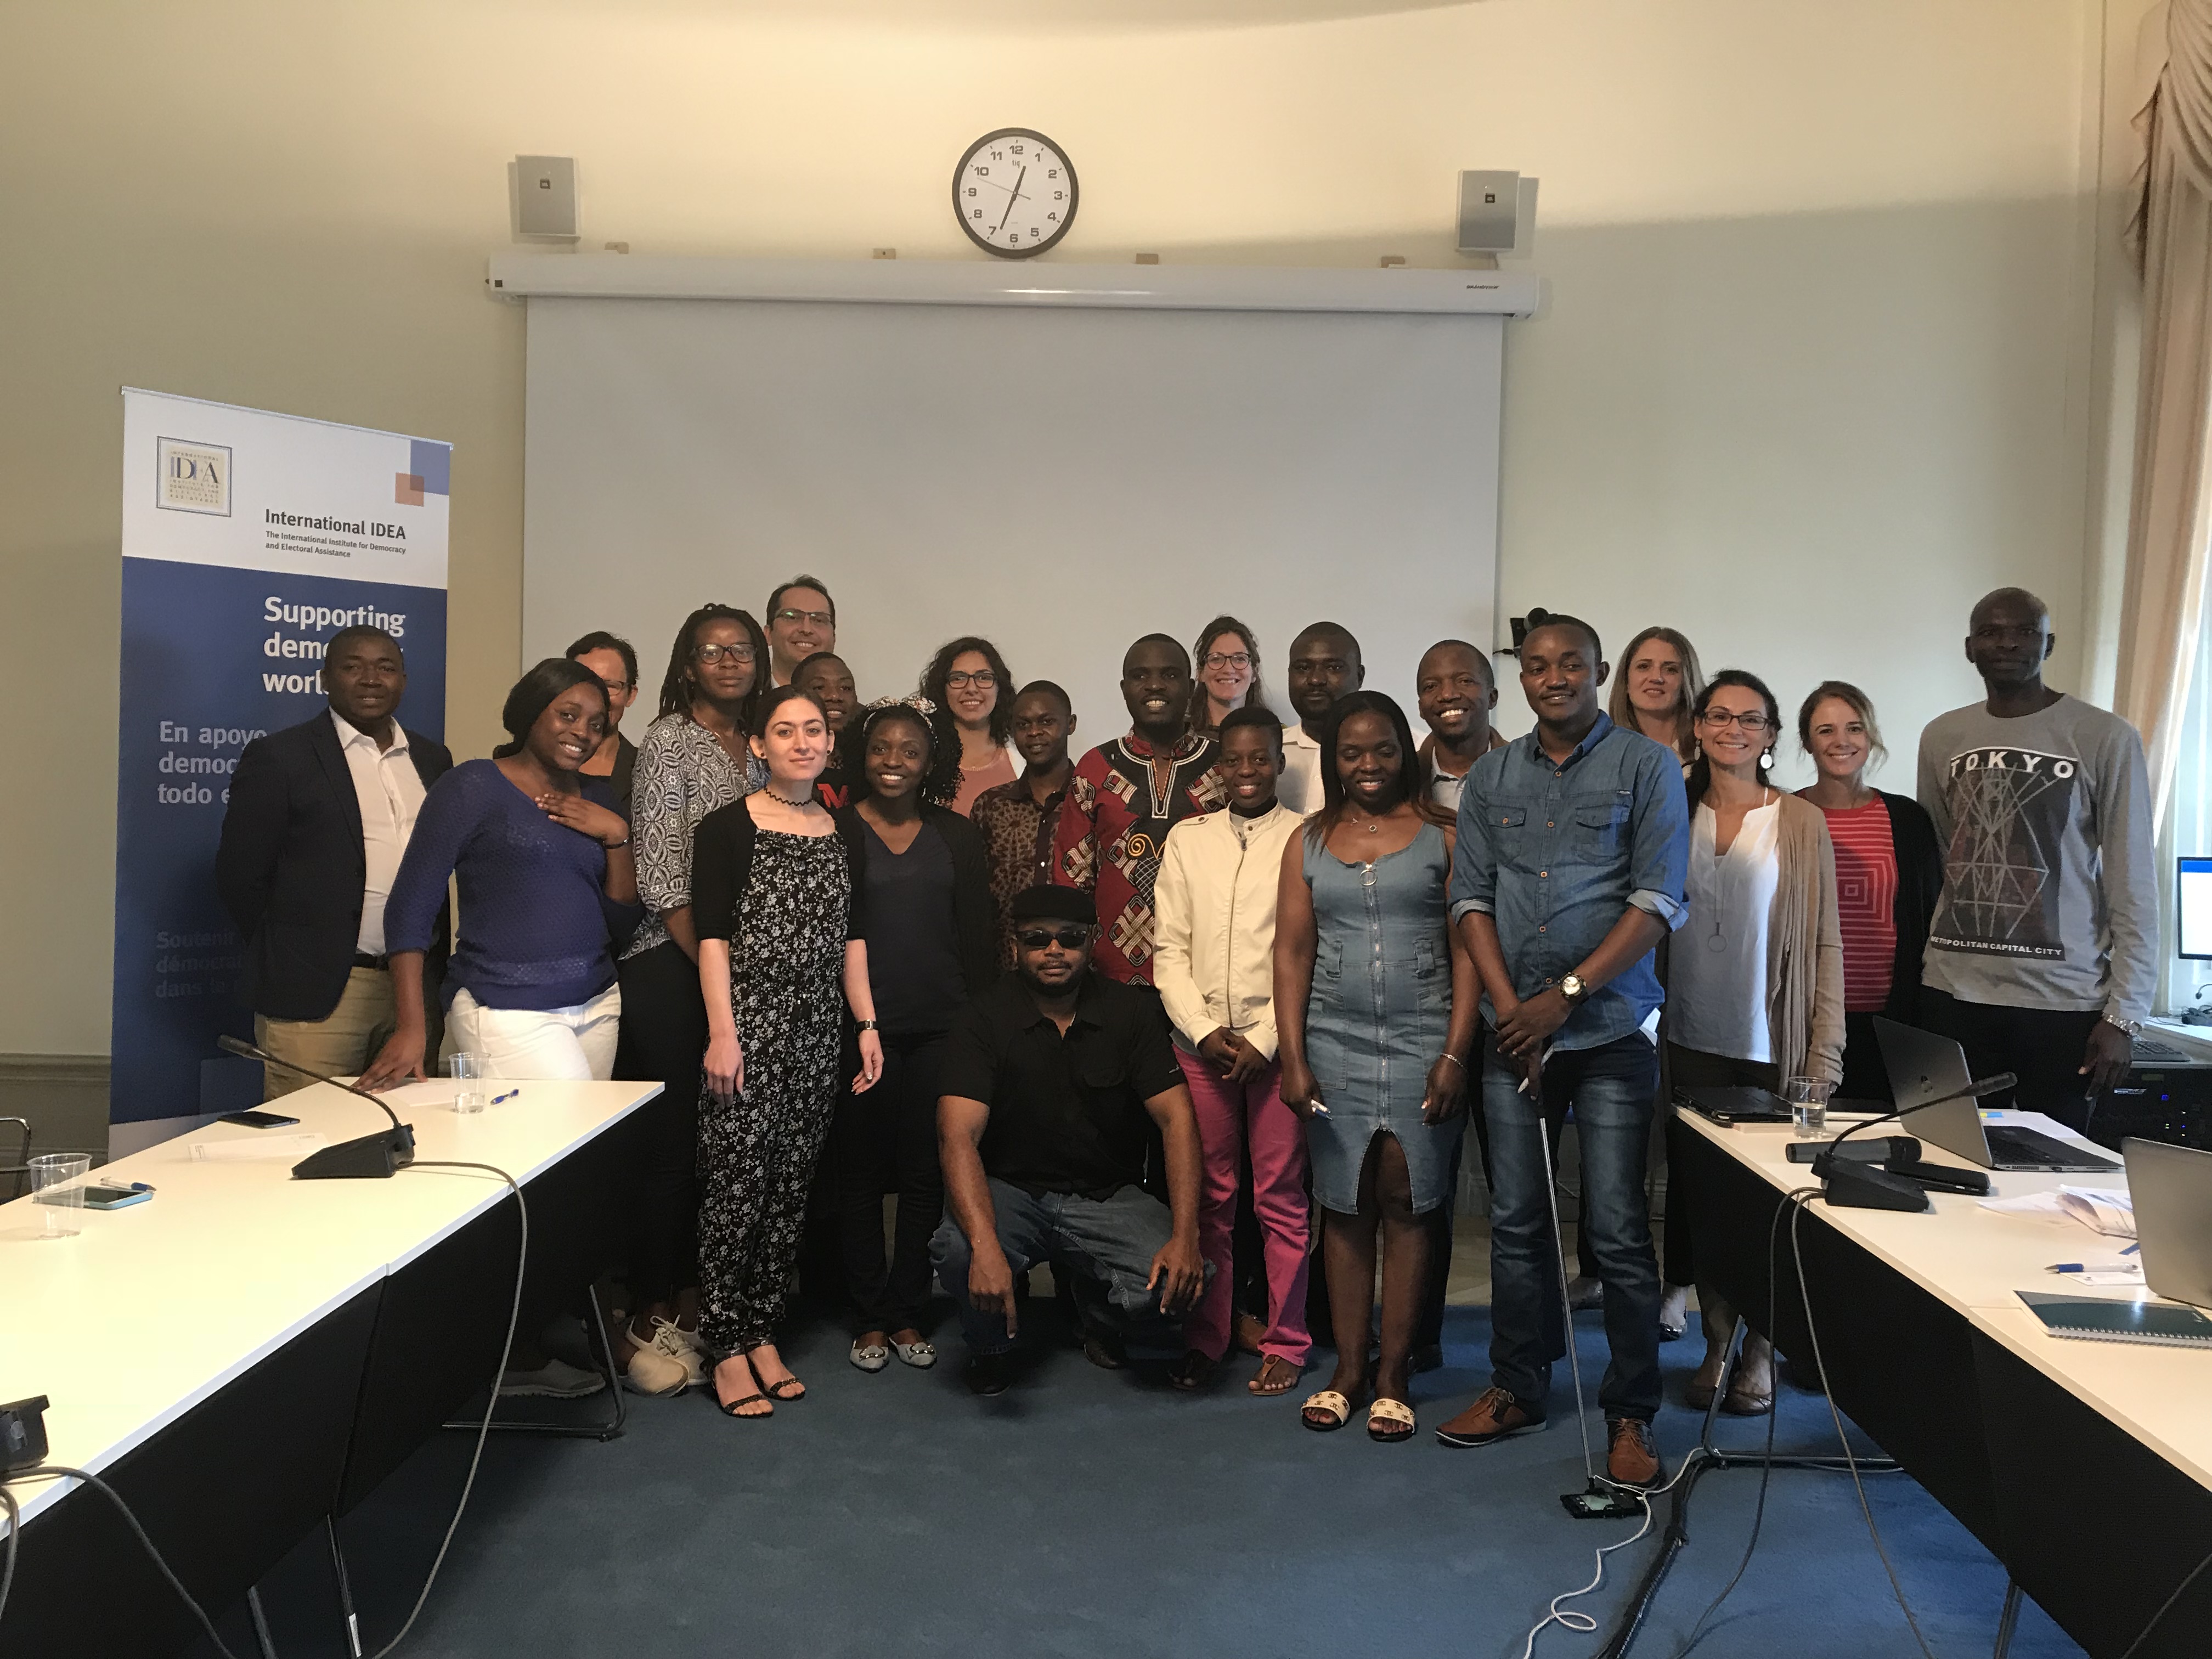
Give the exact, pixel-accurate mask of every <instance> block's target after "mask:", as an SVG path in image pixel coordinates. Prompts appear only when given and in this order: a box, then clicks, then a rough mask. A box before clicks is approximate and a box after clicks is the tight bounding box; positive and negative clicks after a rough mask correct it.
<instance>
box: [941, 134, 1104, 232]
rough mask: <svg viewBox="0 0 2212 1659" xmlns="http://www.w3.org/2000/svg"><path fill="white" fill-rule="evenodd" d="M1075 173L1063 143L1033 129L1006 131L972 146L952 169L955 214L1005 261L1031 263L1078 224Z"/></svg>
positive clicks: (984, 137) (967, 229) (983, 137)
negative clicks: (1029, 260) (1076, 217)
mask: <svg viewBox="0 0 2212 1659" xmlns="http://www.w3.org/2000/svg"><path fill="white" fill-rule="evenodd" d="M1075 203H1076V188H1075V169H1074V168H1073V167H1071V166H1069V165H1068V161H1067V156H1066V152H1065V151H1063V150H1062V149H1060V146H1059V145H1058V144H1055V143H1053V142H1052V140H1051V139H1049V138H1048V137H1045V136H1044V135H1043V134H1042V133H1041V132H1032V131H1030V130H1029V129H1028V128H1027V127H1000V129H999V130H998V131H996V132H987V133H985V134H984V135H983V136H982V137H981V138H978V139H977V140H976V141H975V143H972V144H970V145H969V146H968V152H967V154H966V155H963V156H962V157H961V158H960V165H959V166H958V167H955V168H954V169H953V170H952V212H953V216H954V217H955V218H957V219H958V220H959V221H960V228H961V229H963V230H964V231H966V232H967V233H968V240H969V241H971V242H973V243H975V246H977V247H980V248H981V249H982V250H983V251H984V252H986V253H995V254H997V255H998V256H999V257H1000V258H1002V259H1026V258H1029V257H1030V255H1031V254H1033V253H1042V252H1044V251H1045V250H1046V249H1047V248H1048V247H1050V246H1053V244H1054V243H1055V242H1057V241H1059V240H1060V238H1061V237H1063V236H1065V235H1066V234H1067V228H1068V226H1070V225H1071V224H1073V223H1074V222H1075Z"/></svg>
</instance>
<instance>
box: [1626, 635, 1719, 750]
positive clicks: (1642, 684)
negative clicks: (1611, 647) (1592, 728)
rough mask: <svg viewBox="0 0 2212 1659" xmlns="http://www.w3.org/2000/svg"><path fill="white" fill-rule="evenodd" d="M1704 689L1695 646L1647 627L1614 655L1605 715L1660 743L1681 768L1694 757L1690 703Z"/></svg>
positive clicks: (1680, 638) (1694, 731) (1695, 735)
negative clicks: (1679, 759) (1616, 666)
mask: <svg viewBox="0 0 2212 1659" xmlns="http://www.w3.org/2000/svg"><path fill="white" fill-rule="evenodd" d="M1703 690H1705V676H1704V675H1703V674H1702V673H1700V672H1699V669H1698V653H1697V648H1696V647H1694V646H1692V644H1691V643H1690V641H1688V640H1687V639H1686V638H1685V637H1684V636H1683V635H1682V634H1681V633H1680V631H1678V630H1677V629H1672V628H1647V629H1644V631H1643V632H1642V633H1641V634H1638V635H1637V636H1636V637H1635V638H1634V639H1632V640H1631V641H1629V642H1628V648H1627V649H1626V650H1625V651H1623V652H1622V653H1620V670H1619V671H1617V672H1616V673H1615V674H1614V675H1613V695H1612V699H1611V701H1610V702H1609V703H1608V704H1607V708H1606V713H1607V714H1610V715H1611V716H1612V717H1613V724H1614V725H1615V726H1626V727H1627V728H1628V729H1629V730H1630V731H1632V732H1642V733H1643V734H1644V736H1645V737H1647V738H1650V739H1651V740H1652V741H1653V742H1654V743H1663V744H1666V745H1667V747H1668V748H1669V749H1671V750H1674V752H1675V753H1676V754H1678V755H1680V757H1682V764H1683V765H1684V766H1685V767H1687V766H1688V765H1689V764H1690V763H1691V762H1692V761H1694V760H1696V759H1697V757H1698V735H1697V732H1696V730H1695V728H1694V726H1693V725H1692V720H1691V715H1690V710H1691V705H1692V703H1694V702H1696V701H1697V698H1698V696H1699V693H1700V692H1702V691H1703Z"/></svg>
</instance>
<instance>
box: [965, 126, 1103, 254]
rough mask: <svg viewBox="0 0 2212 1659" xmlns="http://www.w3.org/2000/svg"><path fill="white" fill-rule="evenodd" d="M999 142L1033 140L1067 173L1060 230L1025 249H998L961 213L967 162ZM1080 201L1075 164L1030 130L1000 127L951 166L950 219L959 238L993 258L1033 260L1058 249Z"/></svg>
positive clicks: (979, 140) (1042, 136) (976, 143)
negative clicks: (958, 229)
mask: <svg viewBox="0 0 2212 1659" xmlns="http://www.w3.org/2000/svg"><path fill="white" fill-rule="evenodd" d="M1001 138H1034V139H1035V140H1036V142H1037V143H1040V144H1042V145H1043V146H1045V148H1046V149H1049V150H1051V151H1052V153H1053V154H1054V155H1057V156H1058V157H1060V166H1061V167H1065V168H1066V170H1067V212H1066V215H1064V216H1062V217H1061V219H1060V228H1059V229H1057V230H1055V231H1054V232H1053V234H1051V235H1049V236H1048V237H1046V238H1044V240H1042V241H1039V242H1034V243H1032V244H1030V246H1028V247H1000V246H997V245H996V244H995V243H993V242H990V241H987V240H985V239H984V238H982V237H981V236H978V235H977V234H975V227H974V226H972V225H970V224H969V222H968V216H967V215H966V214H965V213H964V212H963V211H962V210H961V206H960V181H961V179H963V177H964V176H965V175H966V173H967V172H968V164H969V162H970V161H974V160H975V152H976V151H977V150H979V149H982V148H983V146H984V145H986V144H993V143H998V141H999V140H1000V139H1001ZM1082 200H1083V187H1082V185H1079V184H1078V183H1077V182H1076V178H1075V163H1074V162H1073V161H1069V160H1068V159H1067V152H1066V150H1065V149H1061V148H1060V145H1059V144H1058V143H1056V142H1055V141H1054V140H1053V139H1050V138H1048V137H1045V135H1044V134H1042V132H1039V131H1037V130H1036V128H1034V127H1000V129H999V130H998V131H996V132H987V133H985V134H984V135H983V136H982V137H981V138H978V139H977V140H976V141H975V143H972V144H970V145H969V146H968V148H967V149H963V150H962V151H961V152H960V159H959V161H957V162H955V163H954V164H953V167H952V216H953V218H954V219H956V220H957V221H958V222H959V225H960V229H961V232H962V234H964V235H965V236H966V237H967V238H968V240H969V241H971V242H973V243H975V246H977V247H980V248H981V249H982V250H983V252H986V253H988V254H990V255H992V256H993V257H994V258H1000V259H1034V258H1036V256H1037V255H1038V254H1040V253H1044V252H1049V251H1050V250H1052V249H1053V248H1055V247H1057V246H1060V238H1061V237H1063V236H1065V235H1066V234H1067V233H1068V230H1069V228H1071V227H1073V224H1074V223H1075V210H1076V209H1077V208H1078V207H1079V206H1080V205H1081V204H1082Z"/></svg>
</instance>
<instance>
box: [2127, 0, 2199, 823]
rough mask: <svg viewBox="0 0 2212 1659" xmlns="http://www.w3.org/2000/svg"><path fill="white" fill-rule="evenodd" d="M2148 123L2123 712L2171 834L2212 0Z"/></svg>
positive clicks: (2181, 31)
mask: <svg viewBox="0 0 2212 1659" xmlns="http://www.w3.org/2000/svg"><path fill="white" fill-rule="evenodd" d="M2142 125H2143V126H2144V129H2145V136H2146V141H2147V145H2146V147H2147V150H2148V155H2147V157H2146V162H2147V167H2148V177H2147V179H2146V185H2145V189H2144V192H2143V200H2142V207H2141V209H2140V210H2139V213H2138V219H2137V227H2136V228H2137V231H2138V234H2140V237H2141V246H2142V270H2143V301H2142V380H2141V392H2140V394H2139V395H2140V401H2139V405H2138V412H2137V422H2136V464H2135V485H2134V492H2133V498H2132V500H2131V501H2130V509H2129V514H2128V554H2127V576H2126V583H2125V588H2124V595H2123V599H2122V610H2121V619H2120V653H2119V673H2118V685H2117V695H2116V696H2115V698H2114V708H2115V712H2117V713H2118V714H2121V715H2122V716H2124V718H2125V719H2127V720H2130V721H2131V722H2132V723H2133V724H2134V726H2136V730H2137V731H2139V732H2142V737H2143V746H2144V748H2145V750H2147V751H2148V759H2149V766H2150V786H2151V805H2152V809H2153V811H2154V813H2155V814H2156V818H2155V820H2154V821H2156V822H2160V823H2164V822H2165V821H2166V813H2167V808H2168V805H2169V804H2170V803H2171V802H2172V799H2173V786H2174V775H2175V768H2176V764H2177V762H2178V761H2179V757H2180V750H2181V744H2182V731H2181V727H2182V721H2183V716H2184V714H2185V709H2186V707H2187V703H2188V699H2189V691H2190V683H2191V678H2192V674H2193V671H2194V669H2195V666H2196V659H2197V644H2198V638H2199V635H2200V634H2201V632H2202V630H2203V617H2204V595H2205V575H2206V565H2207V562H2208V550H2212V454H2208V446H2212V0H2172V4H2171V5H2170V6H2169V8H2168V9H2167V13H2166V70H2165V72H2164V73H2163V74H2161V75H2160V76H2159V82H2158V89H2157V90H2156V91H2155V92H2154V93H2153V94H2152V95H2151V100H2150V102H2149V104H2148V106H2145V109H2144V112H2143V118H2142Z"/></svg>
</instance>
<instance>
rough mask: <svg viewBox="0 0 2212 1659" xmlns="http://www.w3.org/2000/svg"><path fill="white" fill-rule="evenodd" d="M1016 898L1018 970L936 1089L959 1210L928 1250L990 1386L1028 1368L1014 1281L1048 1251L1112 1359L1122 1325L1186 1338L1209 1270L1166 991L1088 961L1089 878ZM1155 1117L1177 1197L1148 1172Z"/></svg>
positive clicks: (1164, 1346)
mask: <svg viewBox="0 0 2212 1659" xmlns="http://www.w3.org/2000/svg"><path fill="white" fill-rule="evenodd" d="M1012 911H1013V924H1014V941H1015V949H1016V953H1017V960H1016V966H1015V969H1014V972H1013V973H1012V975H1008V976H1007V977H1006V978H1005V979H1002V980H1000V981H999V982H998V983H997V984H995V985H994V986H992V987H990V988H989V989H987V990H986V991H984V992H983V993H981V994H980V995H978V996H977V997H976V998H975V1000H973V1001H972V1002H970V1003H969V1005H968V1006H967V1009H966V1010H965V1011H964V1012H963V1013H962V1015H961V1017H960V1020H959V1023H958V1024H956V1025H955V1026H954V1027H953V1030H952V1035H951V1041H950V1042H949V1043H948V1044H947V1046H946V1050H945V1060H944V1070H943V1072H942V1073H941V1075H940V1079H939V1088H940V1089H941V1090H942V1091H943V1092H942V1094H940V1095H939V1098H938V1103H937V1136H938V1154H939V1162H940V1163H941V1164H942V1165H943V1168H944V1172H945V1202H946V1210H947V1213H946V1215H945V1220H944V1222H943V1224H942V1225H939V1228H938V1230H937V1236H936V1237H935V1238H934V1239H933V1240H932V1241H931V1242H930V1255H931V1256H932V1257H933V1259H934V1261H935V1264H936V1267H937V1275H938V1278H939V1279H940V1280H941V1281H942V1282H943V1283H944V1285H945V1289H946V1291H949V1292H950V1293H951V1297H952V1300H953V1303H954V1304H955V1305H956V1306H957V1308H958V1310H959V1312H960V1326H961V1330H962V1333H963V1335H965V1337H966V1338H967V1341H968V1354H969V1358H968V1364H967V1368H966V1370H965V1371H964V1372H963V1376H964V1378H965V1380H966V1382H967V1383H968V1386H969V1389H971V1390H972V1391H973V1392H975V1393H976V1394H978V1395H998V1394H1003V1393H1005V1392H1006V1388H1007V1385H1008V1384H1009V1383H1011V1382H1012V1379H1013V1348H1014V1342H1015V1339H1016V1337H1017V1336H1018V1334H1019V1326H1020V1310H1019V1308H1018V1304H1017V1301H1016V1296H1015V1289H1014V1286H1015V1284H1016V1282H1017V1280H1018V1279H1020V1278H1022V1277H1023V1276H1024V1275H1026V1274H1027V1273H1028V1272H1029V1270H1030V1268H1031V1267H1036V1266H1037V1265H1038V1264H1039V1263H1041V1262H1047V1261H1048V1262H1050V1263H1051V1264H1052V1268H1053V1273H1054V1278H1055V1279H1061V1278H1065V1279H1068V1280H1070V1281H1072V1283H1073V1286H1074V1290H1075V1296H1076V1301H1077V1305H1078V1308H1079V1310H1080V1312H1081V1314H1082V1316H1083V1322H1084V1326H1085V1333H1086V1334H1085V1340H1084V1352H1085V1354H1086V1355H1088V1356H1089V1357H1090V1358H1091V1362H1092V1363H1093V1364H1100V1365H1104V1366H1108V1367H1109V1368H1110V1367H1113V1366H1117V1365H1119V1364H1121V1363H1122V1350H1121V1345H1122V1343H1123V1341H1124V1340H1129V1341H1133V1342H1135V1343H1137V1344H1138V1345H1139V1346H1145V1347H1147V1348H1151V1349H1153V1350H1155V1351H1156V1352H1159V1353H1161V1354H1162V1355H1163V1356H1166V1355H1171V1354H1175V1353H1179V1352H1181V1351H1182V1338H1181V1334H1180V1333H1179V1331H1178V1329H1177V1328H1176V1322H1177V1320H1178V1319H1179V1317H1180V1316H1181V1315H1182V1313H1184V1312H1185V1311H1186V1310H1188V1309H1189V1308H1190V1307H1191V1306H1193V1305H1194V1304H1195V1303H1196V1302H1197V1300H1198V1297H1199V1295H1200V1291H1203V1290H1204V1289H1205V1287H1206V1264H1205V1262H1204V1261H1202V1260H1201V1259H1200V1254H1199V1248H1198V1188H1199V1163H1200V1155H1199V1142H1198V1123H1197V1120H1196V1118H1195V1117H1194V1115H1193V1114H1192V1111H1191V1103H1190V1091H1189V1090H1188V1088H1187V1087H1186V1086H1185V1085H1184V1082H1183V1075H1182V1069H1181V1067H1179V1066H1177V1065H1176V1057H1175V1051H1174V1048H1173V1047H1172V1046H1171V1045H1170V1042H1169V1041H1168V1033H1167V1024H1166V1021H1165V1020H1164V1018H1162V1016H1161V1014H1160V1010H1159V1004H1158V1000H1156V999H1155V998H1153V997H1152V996H1151V995H1150V994H1147V993H1146V991H1143V990H1140V989H1138V988H1135V987H1130V986H1126V985H1120V984H1116V983H1115V982H1114V981H1111V980H1109V979H1107V978H1105V977H1104V976H1103V975H1099V974H1095V973H1093V972H1092V971H1091V944H1092V936H1093V934H1094V933H1096V931H1097V908H1096V906H1095V905H1094V903H1093V902H1092V900H1091V895H1090V894H1088V893H1086V892H1085V891H1083V890H1081V889H1079V888H1072V887H1030V888H1026V889H1024V890H1023V891H1021V892H1019V893H1018V894H1016V895H1015V896H1014V900H1013V904H1012ZM1155 1128H1157V1129H1158V1132H1159V1134H1160V1137H1161V1139H1162V1142H1163V1144H1164V1146H1165V1149H1166V1159H1165V1163H1166V1168H1167V1185H1168V1202H1167V1203H1165V1204H1163V1203H1161V1202H1160V1201H1159V1200H1158V1199H1157V1198H1154V1197H1153V1196H1152V1194H1149V1193H1147V1192H1146V1191H1145V1190H1144V1188H1142V1186H1141V1185H1139V1183H1140V1182H1142V1181H1143V1179H1144V1175H1145V1156H1146V1146H1147V1143H1148V1142H1149V1140H1150V1139H1151V1136H1152V1131H1153V1130H1154V1129H1155Z"/></svg>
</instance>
